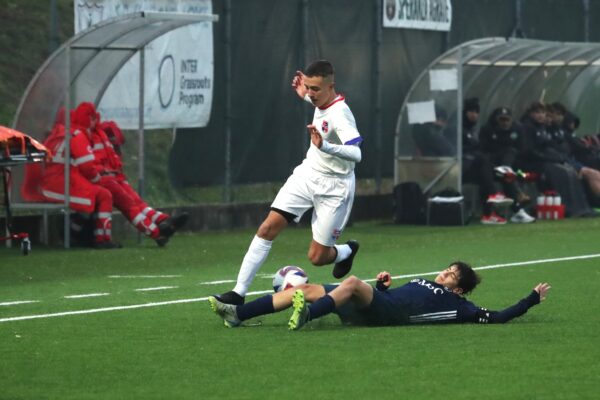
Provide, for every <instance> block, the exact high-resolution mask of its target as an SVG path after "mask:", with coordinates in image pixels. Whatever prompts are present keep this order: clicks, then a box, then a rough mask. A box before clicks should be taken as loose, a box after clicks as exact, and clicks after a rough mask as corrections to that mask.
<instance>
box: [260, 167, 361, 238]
mask: <svg viewBox="0 0 600 400" xmlns="http://www.w3.org/2000/svg"><path fill="white" fill-rule="evenodd" d="M353 202H354V172H352V173H350V174H348V175H346V176H344V177H337V176H331V175H323V174H321V173H319V172H316V171H314V170H312V169H310V168H309V167H306V166H305V165H299V166H298V167H296V169H294V172H293V173H292V175H291V176H290V177H289V178H288V180H287V181H286V182H285V184H284V185H283V187H282V188H281V189H280V190H279V193H277V196H276V197H275V200H273V204H271V207H273V208H276V209H278V210H282V211H285V212H288V213H290V214H293V215H295V216H296V218H294V221H295V222H298V221H300V218H301V217H302V215H303V214H304V213H305V212H306V210H308V209H310V208H311V207H314V210H313V215H312V222H311V225H312V232H313V239H314V240H315V242H317V243H319V244H322V245H323V246H333V245H334V244H335V242H336V240H337V239H338V237H339V236H340V235H341V234H342V231H343V230H344V227H345V226H346V223H347V222H348V218H349V217H350V211H351V210H352V203H353Z"/></svg>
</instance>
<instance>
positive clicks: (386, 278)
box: [377, 271, 392, 287]
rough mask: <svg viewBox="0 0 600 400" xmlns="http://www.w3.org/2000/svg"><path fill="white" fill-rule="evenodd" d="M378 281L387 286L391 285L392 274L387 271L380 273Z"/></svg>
mask: <svg viewBox="0 0 600 400" xmlns="http://www.w3.org/2000/svg"><path fill="white" fill-rule="evenodd" d="M377 282H381V283H382V284H383V285H384V286H385V287H390V285H391V284H392V274H390V273H389V272H387V271H383V272H380V273H378V274H377Z"/></svg>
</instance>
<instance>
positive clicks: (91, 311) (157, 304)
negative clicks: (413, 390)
mask: <svg viewBox="0 0 600 400" xmlns="http://www.w3.org/2000/svg"><path fill="white" fill-rule="evenodd" d="M599 257H600V254H588V255H583V256H572V257H561V258H547V259H543V260H533V261H522V262H513V263H506V264H495V265H486V266H483V267H477V268H474V269H475V270H484V269H497V268H506V267H517V266H526V265H535V264H546V263H555V262H561V261H573V260H586V259H591V258H599ZM438 273H439V271H435V272H424V273H419V274H409V275H397V276H394V278H395V279H399V278H412V277H417V276H425V275H437V274H438ZM373 280H374V279H368V280H366V282H369V281H373ZM272 292H273V291H272V290H262V291H258V292H250V293H248V294H247V295H249V296H251V295H257V294H267V293H272ZM207 299H208V297H198V298H194V299H181V300H170V301H161V302H155V303H144V304H133V305H130V306H115V307H105V308H93V309H89V310H79V311H64V312H57V313H52V314H37V315H24V316H21V317H8V318H0V323H2V322H13V321H24V320H30V319H40V318H53V317H64V316H68V315H81V314H95V313H100V312H109V311H121V310H133V309H137V308H148V307H160V306H166V305H171V304H184V303H195V302H199V301H206V300H207Z"/></svg>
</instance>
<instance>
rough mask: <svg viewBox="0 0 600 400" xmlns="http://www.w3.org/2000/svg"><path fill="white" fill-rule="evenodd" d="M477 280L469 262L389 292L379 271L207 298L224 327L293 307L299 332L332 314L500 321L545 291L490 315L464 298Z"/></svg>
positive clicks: (382, 322) (378, 319)
mask: <svg viewBox="0 0 600 400" xmlns="http://www.w3.org/2000/svg"><path fill="white" fill-rule="evenodd" d="M479 282H480V278H479V276H478V275H477V274H476V273H475V271H474V270H473V269H472V268H471V267H470V266H469V265H468V264H466V263H464V262H461V261H456V262H453V263H451V264H450V265H449V266H448V268H446V269H444V270H443V271H441V272H440V273H439V274H438V276H437V277H436V278H435V280H433V281H429V280H426V279H423V278H419V279H413V280H411V281H410V282H408V283H406V284H404V285H402V286H399V287H397V288H393V289H390V285H391V283H392V278H391V275H390V273H389V272H380V273H379V274H377V284H376V286H375V287H373V286H371V285H369V284H368V283H366V282H363V281H361V280H360V279H358V278H356V277H355V276H351V277H349V278H347V279H345V280H344V281H343V282H342V283H341V284H340V285H314V284H306V285H300V286H298V287H297V288H291V289H288V290H285V291H283V292H279V293H276V294H274V295H267V296H264V297H261V298H259V299H257V300H255V301H253V302H250V303H248V304H246V305H244V306H237V307H235V306H232V305H229V304H224V303H221V302H219V301H218V300H217V299H215V298H214V297H210V298H209V302H210V304H211V307H212V309H213V310H214V311H215V312H216V313H217V314H218V315H219V316H220V317H221V318H223V320H224V322H225V325H226V326H228V327H235V326H238V325H240V324H241V322H242V321H244V320H247V319H249V318H252V317H256V316H258V315H263V314H269V313H273V312H277V311H281V310H284V309H287V308H289V307H290V306H293V308H294V312H293V313H292V316H291V318H290V321H289V328H290V329H292V330H297V329H300V328H301V327H302V326H303V325H304V324H306V323H307V322H308V321H311V320H313V319H316V318H319V317H322V316H324V315H327V314H330V313H332V312H333V313H336V314H338V315H339V317H340V319H341V320H342V322H344V323H348V324H355V325H370V326H388V325H408V324H424V323H465V322H472V323H504V322H508V321H510V320H512V319H513V318H516V317H519V316H521V315H523V314H525V313H526V312H527V310H529V308H531V307H533V306H534V305H536V304H539V303H540V301H542V300H544V299H545V297H546V294H547V292H548V290H550V285H549V284H548V283H540V284H538V285H537V286H535V288H534V289H533V290H532V291H531V293H530V294H529V295H528V296H527V297H525V298H524V299H522V300H520V301H519V302H517V303H516V304H514V305H512V306H510V307H508V308H506V309H504V310H501V311H490V310H487V309H485V308H482V307H478V306H476V305H475V304H473V303H472V302H470V301H468V300H467V299H465V298H464V297H463V296H464V295H466V294H468V293H469V292H471V291H472V290H473V289H474V288H475V287H476V286H477V284H478V283H479ZM308 303H311V304H308Z"/></svg>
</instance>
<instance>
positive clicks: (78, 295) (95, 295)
mask: <svg viewBox="0 0 600 400" xmlns="http://www.w3.org/2000/svg"><path fill="white" fill-rule="evenodd" d="M108 295H110V293H88V294H72V295H70V296H64V297H63V298H65V299H84V298H86V297H101V296H108Z"/></svg>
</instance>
